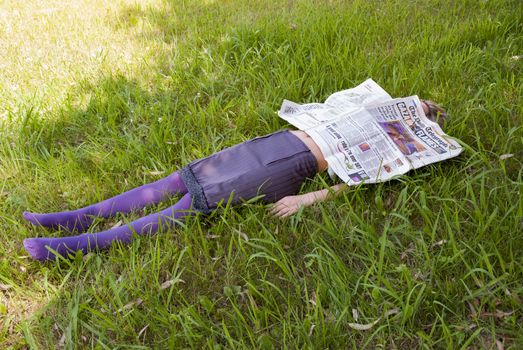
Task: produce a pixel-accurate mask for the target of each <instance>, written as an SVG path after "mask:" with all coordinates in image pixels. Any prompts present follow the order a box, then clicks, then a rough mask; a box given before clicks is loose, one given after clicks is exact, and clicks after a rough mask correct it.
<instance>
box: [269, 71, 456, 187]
mask: <svg viewBox="0 0 523 350" xmlns="http://www.w3.org/2000/svg"><path fill="white" fill-rule="evenodd" d="M278 115H279V116H280V117H281V118H283V119H285V120H286V121H288V122H289V123H290V124H292V125H294V126H295V127H297V128H298V129H301V130H304V131H306V132H307V134H309V135H310V136H311V137H312V139H313V140H314V141H315V142H316V143H317V144H318V146H319V147H320V149H321V151H322V152H323V155H324V156H325V159H326V160H327V163H328V164H329V174H330V175H331V176H333V175H334V174H336V175H337V176H338V177H339V178H340V179H342V180H343V181H344V182H346V183H347V184H349V185H356V184H360V183H362V182H365V183H375V182H382V181H386V180H389V179H390V178H392V177H393V176H397V175H400V174H405V173H406V172H407V171H409V170H411V169H416V168H419V167H422V166H424V165H427V164H431V163H435V162H439V161H442V160H445V159H449V158H452V157H455V156H457V155H458V154H460V153H461V151H462V148H461V146H460V145H459V144H458V143H457V142H456V141H455V140H453V139H452V138H451V137H449V136H448V135H446V134H445V133H444V132H443V130H442V129H441V128H440V126H439V125H438V124H437V123H434V122H432V121H430V120H429V119H428V118H427V117H426V116H425V113H424V112H423V108H422V105H421V101H420V99H419V98H418V96H409V97H405V98H396V99H393V98H392V97H391V96H390V95H389V94H388V93H387V92H386V91H385V90H383V89H382V88H381V87H380V86H379V85H378V84H377V83H376V82H375V81H373V80H372V79H368V80H366V81H364V82H363V83H361V84H360V85H358V86H356V87H355V88H352V89H348V90H343V91H339V92H336V93H334V94H332V95H330V96H329V97H328V98H327V100H326V101H325V103H310V104H303V105H300V104H297V103H294V102H291V101H287V100H284V102H283V104H282V106H281V108H280V111H279V112H278Z"/></svg>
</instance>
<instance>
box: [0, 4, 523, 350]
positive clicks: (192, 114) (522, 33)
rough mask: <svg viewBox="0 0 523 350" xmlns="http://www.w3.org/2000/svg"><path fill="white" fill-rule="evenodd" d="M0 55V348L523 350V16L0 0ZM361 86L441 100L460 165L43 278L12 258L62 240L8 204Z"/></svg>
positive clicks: (139, 242)
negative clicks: (33, 241) (46, 240)
mask: <svg viewBox="0 0 523 350" xmlns="http://www.w3.org/2000/svg"><path fill="white" fill-rule="evenodd" d="M0 49H1V52H2V59H1V60H0V92H1V93H0V344H3V345H4V346H0V347H2V348H6V347H7V348H9V347H12V348H14V349H19V348H27V347H29V348H41V349H51V348H76V347H78V348H97V349H109V348H125V349H127V348H134V349H146V348H181V347H183V348H209V349H218V348H260V349H271V348H293V349H294V348H296V349H302V348H311V349H316V348H318V349H334V348H358V349H359V348H369V349H374V348H386V349H391V348H399V349H411V348H425V349H432V348H449V349H454V348H456V349H458V348H461V349H463V348H471V349H502V348H505V349H509V348H512V349H521V348H523V326H522V323H523V306H522V299H523V200H522V193H521V192H522V189H523V170H522V169H523V167H522V162H523V132H522V131H523V130H522V123H521V122H522V119H523V118H522V116H523V2H522V1H521V0H505V1H503V0H490V1H489V0H456V1H443V0H441V1H436V0H424V1H422V0H419V1H416V0H389V1H374V0H351V1H349V0H347V1H342V0H340V1H335V0H323V1H320V0H310V1H290V0H287V1H283V0H257V1H240V0H238V1H232V0H229V1H226V0H223V1H221V0H151V1H146V0H141V1H140V0H135V1H133V0H120V1H116V2H115V1H110V0H85V1H63V0H47V1H43V0H28V1H16V0H4V1H3V2H2V5H1V6H0ZM368 77H372V78H374V79H375V80H376V81H377V82H378V83H379V84H380V85H381V86H383V87H384V88H385V89H386V90H387V91H388V92H389V93H390V94H391V95H393V96H398V97H399V96H408V95H411V94H418V95H419V96H420V97H423V98H428V99H432V100H435V101H438V102H440V103H441V104H442V105H444V106H445V107H446V108H447V109H448V111H449V114H450V117H451V120H450V123H449V124H448V128H447V132H448V133H449V134H450V135H452V136H455V137H457V138H458V139H460V140H461V141H462V142H463V146H464V148H465V151H464V152H463V153H462V154H461V155H460V156H459V157H458V158H454V159H452V160H450V161H447V162H443V163H438V164H435V165H430V166H427V167H425V168H421V169H418V170H416V171H412V172H410V173H408V174H407V175H406V176H402V177H400V178H398V179H396V180H394V181H390V182H387V183H383V184H379V185H372V186H370V185H369V186H361V187H357V188H356V187H355V188H352V189H350V190H349V191H347V192H345V193H344V194H343V195H342V196H340V197H339V198H337V199H335V200H333V201H330V202H326V203H322V204H320V205H316V206H314V207H310V208H306V209H304V210H302V211H300V212H299V213H298V214H296V215H295V216H293V217H291V218H289V219H284V220H279V219H276V218H273V217H271V216H270V215H269V214H268V212H267V208H266V207H265V206H264V205H263V204H259V203H249V204H245V205H242V206H240V207H237V208H234V209H231V208H226V209H225V210H223V211H222V212H219V213H215V214H213V215H210V216H208V217H204V216H198V217H194V218H191V219H189V220H187V221H186V222H185V223H184V224H183V225H180V226H179V227H175V228H172V229H170V230H169V231H168V232H164V233H162V234H158V235H155V236H154V237H142V238H138V239H136V240H135V241H134V242H133V243H132V244H131V245H129V246H122V245H119V244H115V245H113V247H112V248H111V249H110V250H109V251H106V252H102V253H98V254H94V253H89V254H87V255H85V256H82V255H81V254H77V255H76V256H75V257H73V258H72V259H61V260H60V261H57V262H55V263H47V264H42V263H39V262H35V261H32V260H31V259H30V258H29V256H28V254H27V252H26V251H25V250H24V249H23V245H22V241H23V239H24V238H28V237H34V236H60V235H65V234H66V233H64V232H57V231H52V230H48V231H46V230H44V229H42V228H36V227H32V226H30V225H29V224H27V223H25V222H24V221H23V220H22V218H21V214H22V212H23V211H24V210H32V211H35V212H49V211H62V210H69V209H74V208H77V207H80V206H85V205H87V204H90V203H94V202H97V201H100V200H102V199H104V198H107V197H109V196H113V195H115V194H118V193H120V192H123V191H125V190H128V189H131V188H133V187H136V186H138V185H141V184H144V183H146V182H151V181H154V180H157V179H159V178H161V177H163V176H166V175H167V174H169V173H170V172H172V171H175V170H176V169H178V168H180V167H181V166H183V165H184V164H186V163H187V162H189V161H191V160H194V159H196V158H199V157H202V156H205V155H208V154H211V153H212V152H214V151H217V150H220V149H222V148H224V147H226V146H230V145H233V144H236V143H238V142H241V141H243V140H246V139H248V138H251V137H254V136H258V135H263V134H265V133H269V132H272V131H276V130H278V129H281V128H285V127H286V126H287V125H286V124H285V123H284V122H283V121H282V120H281V119H279V118H278V116H277V114H276V113H275V111H276V110H278V108H279V106H280V104H281V102H282V100H283V99H284V98H287V99H290V100H293V101H297V102H312V101H318V102H320V101H323V100H324V99H325V98H326V97H327V96H328V95H330V94H331V93H332V92H334V91H338V90H341V89H345V88H349V87H352V86H355V85H357V84H358V83H360V82H361V81H363V80H365V79H366V78H368ZM330 184H332V182H331V181H330V180H329V179H328V177H327V176H318V177H316V178H315V179H314V180H313V181H310V182H308V183H307V184H306V185H305V186H304V189H303V190H304V191H310V190H318V189H321V188H324V187H325V186H327V185H330ZM176 199H177V198H173V199H172V202H169V201H168V202H165V203H162V204H161V205H160V206H158V207H154V208H148V209H147V210H145V211H144V212H140V213H136V214H133V215H130V216H126V217H124V216H119V217H116V218H114V219H107V220H98V221H96V222H95V223H94V225H93V226H92V227H91V229H90V232H97V231H100V230H102V229H105V228H108V227H111V226H113V225H115V224H117V223H120V224H121V223H122V222H123V223H124V224H125V222H127V221H128V220H133V219H136V218H137V217H139V216H141V215H143V214H144V213H149V212H154V211H157V210H159V209H161V208H165V207H167V206H169V205H170V203H174V201H176ZM358 325H368V326H367V327H361V326H358ZM361 328H367V329H361Z"/></svg>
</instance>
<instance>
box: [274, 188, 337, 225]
mask: <svg viewBox="0 0 523 350" xmlns="http://www.w3.org/2000/svg"><path fill="white" fill-rule="evenodd" d="M346 188H347V185H346V184H344V183H343V184H338V185H334V186H332V187H331V188H326V189H324V190H319V191H314V192H309V193H304V194H300V195H296V196H287V197H283V198H282V199H280V200H279V201H277V202H276V203H274V204H273V205H272V207H271V210H270V211H271V214H272V215H274V216H277V217H280V218H285V217H287V216H289V215H292V214H294V213H296V212H297V211H298V209H300V207H301V206H304V207H306V206H309V205H312V204H314V203H316V202H322V201H324V200H327V199H331V198H334V197H336V196H337V195H338V194H340V193H341V192H342V191H343V190H344V189H346Z"/></svg>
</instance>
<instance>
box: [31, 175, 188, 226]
mask: <svg viewBox="0 0 523 350" xmlns="http://www.w3.org/2000/svg"><path fill="white" fill-rule="evenodd" d="M176 193H181V194H185V193H187V188H186V187H185V184H184V183H183V181H182V179H181V178H180V175H179V174H178V172H174V173H172V174H171V175H169V176H167V177H165V178H163V179H161V180H158V181H156V182H152V183H149V184H146V185H143V186H140V187H137V188H135V189H132V190H130V191H127V192H125V193H122V194H120V195H118V196H116V197H113V198H109V199H107V200H105V201H103V202H100V203H96V204H93V205H90V206H88V207H85V208H81V209H77V210H73V211H64V212H58V213H49V214H35V213H30V212H24V214H23V217H24V219H26V220H27V221H30V222H31V223H33V224H34V225H37V226H46V227H54V228H58V227H62V228H64V229H66V230H69V231H73V230H74V229H77V230H79V231H81V232H83V231H85V230H87V228H88V227H89V225H91V223H92V221H93V218H92V217H93V216H99V217H104V218H106V217H110V216H113V215H115V214H116V213H128V212H130V211H132V210H136V209H140V208H143V207H145V206H147V205H150V204H156V203H158V202H160V201H162V200H163V199H165V198H166V197H168V196H170V195H173V194H176Z"/></svg>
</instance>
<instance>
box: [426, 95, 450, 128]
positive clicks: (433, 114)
mask: <svg viewBox="0 0 523 350" xmlns="http://www.w3.org/2000/svg"><path fill="white" fill-rule="evenodd" d="M421 102H424V103H425V104H426V105H427V106H428V107H429V113H426V115H427V118H429V119H430V120H432V121H433V122H436V123H438V124H439V126H441V128H443V127H444V126H445V124H446V122H447V120H448V115H447V112H446V111H445V110H444V109H443V108H442V107H441V106H440V105H438V104H437V103H436V102H433V101H430V100H421Z"/></svg>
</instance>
